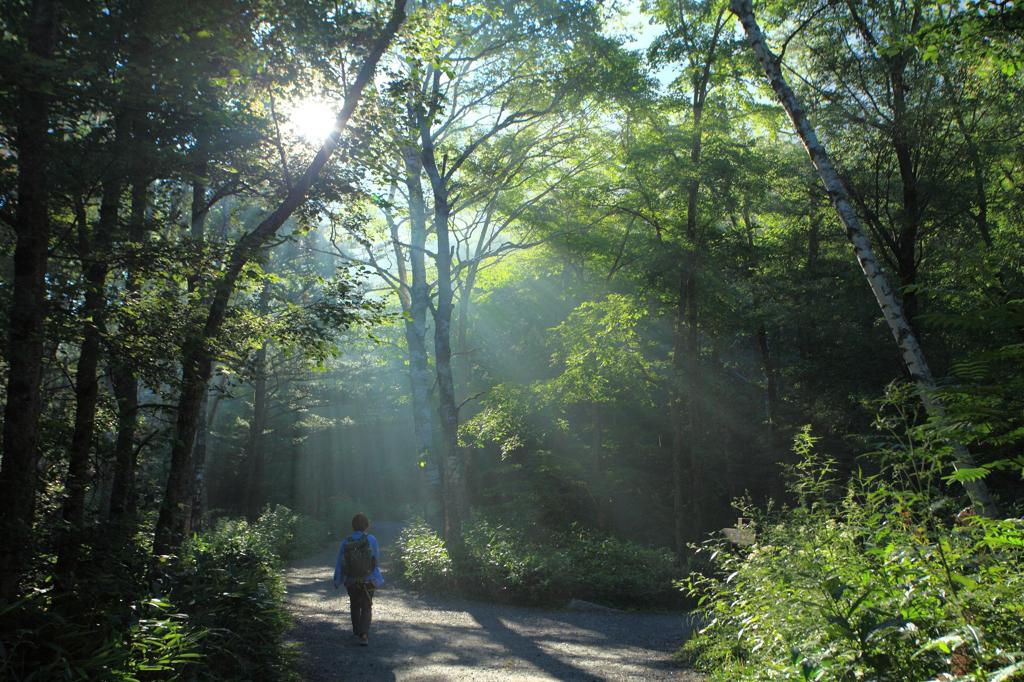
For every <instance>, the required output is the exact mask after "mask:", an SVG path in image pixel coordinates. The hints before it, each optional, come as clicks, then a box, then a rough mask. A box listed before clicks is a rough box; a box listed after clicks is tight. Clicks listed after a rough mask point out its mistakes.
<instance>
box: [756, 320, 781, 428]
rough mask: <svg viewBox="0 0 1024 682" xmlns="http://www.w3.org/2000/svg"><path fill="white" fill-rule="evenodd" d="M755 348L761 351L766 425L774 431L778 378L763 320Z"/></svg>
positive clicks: (777, 413) (777, 424) (777, 412)
mask: <svg viewBox="0 0 1024 682" xmlns="http://www.w3.org/2000/svg"><path fill="white" fill-rule="evenodd" d="M757 349H758V351H759V352H760V353H761V367H762V368H763V369H764V379H765V392H764V400H765V416H766V417H767V419H768V426H769V427H771V429H772V431H775V430H776V429H778V428H779V380H778V373H777V372H776V370H775V361H774V360H773V359H772V353H771V348H770V347H769V345H768V330H767V329H765V326H764V323H763V322H761V323H759V324H758V325H757Z"/></svg>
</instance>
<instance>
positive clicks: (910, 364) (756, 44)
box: [729, 0, 997, 516]
mask: <svg viewBox="0 0 1024 682" xmlns="http://www.w3.org/2000/svg"><path fill="white" fill-rule="evenodd" d="M729 8H730V9H731V10H732V12H733V14H735V15H736V16H737V17H738V18H739V20H740V23H742V24H743V29H744V31H745V32H746V35H747V41H748V42H749V43H750V48H751V49H752V50H753V51H754V55H755V56H756V57H757V61H758V63H759V64H760V65H761V68H762V69H764V73H765V75H766V76H767V77H768V81H769V83H770V84H771V86H772V90H774V91H775V95H776V97H778V99H779V102H780V103H781V104H782V106H783V107H784V108H785V110H786V113H787V114H788V115H789V118H790V120H791V121H792V122H793V125H794V126H795V127H796V131H797V134H798V135H799V136H800V140H801V141H802V142H803V145H804V148H805V149H806V150H807V154H808V155H809V156H810V157H811V163H812V164H814V167H815V169H816V170H817V171H818V175H819V176H820V177H821V180H822V182H823V183H824V185H825V190H826V191H827V192H828V196H829V198H830V199H831V200H832V205H833V206H835V209H836V213H838V214H839V219H840V220H842V222H843V225H844V226H845V228H846V236H847V239H849V240H850V243H851V244H852V245H853V252H854V255H855V256H856V257H857V262H858V263H860V267H861V270H863V271H864V276H865V277H866V278H867V280H868V284H869V285H870V287H871V291H872V293H873V294H874V295H875V300H876V301H878V306H879V307H880V308H881V309H882V315H883V316H884V317H885V321H886V323H888V325H889V329H890V330H891V331H892V335H893V337H894V338H895V339H896V345H897V346H898V347H899V349H900V353H901V354H902V356H903V362H904V363H905V364H906V367H907V371H908V372H909V373H910V376H911V378H913V380H914V382H915V383H916V384H917V386H918V389H919V393H920V396H921V402H922V403H923V404H924V408H925V411H926V412H927V413H928V414H929V415H930V416H933V417H942V416H943V415H944V409H943V407H942V405H941V404H940V403H939V402H938V400H937V399H936V398H935V380H934V378H933V377H932V373H931V370H930V369H929V367H928V363H927V362H926V361H925V357H924V353H923V351H922V350H921V344H920V343H919V342H918V339H917V337H916V336H915V335H914V332H913V330H912V329H911V328H910V325H909V324H908V323H907V318H906V316H905V315H904V314H903V310H902V309H901V308H900V304H899V302H898V301H897V300H896V296H895V294H894V293H893V290H892V286H891V285H890V284H889V281H888V280H887V279H886V277H885V274H884V273H883V272H882V269H881V267H880V266H879V264H878V260H877V259H876V258H875V254H874V252H873V250H872V249H871V242H870V240H869V239H868V236H867V233H866V232H865V231H864V228H863V227H862V226H861V223H860V218H859V217H858V216H857V213H856V211H854V209H853V205H852V204H851V203H850V197H849V195H848V194H847V192H846V187H845V186H844V185H843V183H842V181H841V180H840V178H839V174H838V173H836V170H835V168H834V167H833V166H832V160H831V159H830V158H829V155H828V152H826V151H825V147H824V146H822V144H821V142H819V141H818V136H817V134H816V133H815V132H814V128H813V127H811V124H810V122H809V121H808V120H807V114H806V112H804V110H803V108H802V107H801V106H800V102H799V101H798V100H797V98H796V95H795V94H794V93H793V90H792V89H791V88H790V87H789V84H788V83H786V80H785V78H784V77H783V75H782V70H781V69H780V68H779V60H778V58H777V57H776V56H775V55H774V54H773V53H772V52H771V50H769V49H768V45H767V44H766V43H765V39H764V34H763V33H762V32H761V28H760V27H759V26H758V25H757V20H756V19H755V18H754V8H753V5H752V4H751V0H731V1H730V7H729ZM954 452H955V466H956V467H957V468H961V467H963V468H973V467H974V466H975V464H974V462H973V459H972V457H971V454H970V453H969V452H968V451H967V449H966V448H965V447H964V446H963V445H960V444H958V443H957V444H954ZM964 488H965V489H966V490H967V494H968V496H969V497H970V498H971V502H972V503H973V504H974V506H975V507H977V508H979V509H980V510H981V511H983V512H984V513H985V514H986V515H988V516H994V515H995V514H996V513H997V509H996V506H995V504H994V503H993V501H992V499H991V497H990V496H989V493H988V487H987V486H986V485H985V483H984V481H980V480H978V481H967V482H965V483H964Z"/></svg>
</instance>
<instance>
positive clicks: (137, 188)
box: [110, 136, 149, 527]
mask: <svg viewBox="0 0 1024 682" xmlns="http://www.w3.org/2000/svg"><path fill="white" fill-rule="evenodd" d="M135 144H136V145H138V144H140V140H139V139H138V136H136V140H135ZM142 170H143V169H142V168H141V167H138V168H136V171H135V172H134V173H133V175H134V176H135V177H134V178H133V182H132V199H131V202H132V206H131V217H130V218H129V221H128V235H127V236H128V242H129V246H128V249H129V254H132V255H129V256H128V258H127V262H126V263H125V287H124V289H125V298H127V299H128V300H129V301H134V300H135V299H136V298H138V296H139V292H140V291H141V288H142V287H141V282H140V280H139V277H138V273H137V267H138V264H137V260H136V256H135V255H134V252H135V250H136V249H139V248H141V247H142V242H143V240H144V239H145V237H146V209H147V206H148V189H149V180H148V178H145V177H143V176H142ZM125 325H126V326H125V328H123V329H121V330H120V331H119V333H120V334H121V335H125V336H131V335H132V334H133V333H134V324H133V323H132V322H131V321H130V320H127V321H126V322H125ZM110 383H111V385H112V387H113V389H114V397H115V399H116V401H117V439H116V441H115V444H114V482H113V485H112V486H111V491H110V519H111V521H113V522H114V523H117V524H122V522H124V523H126V524H127V526H128V527H131V526H132V525H133V520H134V514H135V470H136V455H135V429H136V427H137V425H138V410H139V380H138V378H137V377H136V376H135V372H134V370H133V368H132V366H131V361H130V360H129V359H128V358H124V357H115V358H112V360H111V368H110Z"/></svg>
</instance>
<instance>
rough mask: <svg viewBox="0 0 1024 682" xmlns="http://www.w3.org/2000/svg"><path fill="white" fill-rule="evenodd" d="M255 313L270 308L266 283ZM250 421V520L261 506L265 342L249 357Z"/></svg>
mask: <svg viewBox="0 0 1024 682" xmlns="http://www.w3.org/2000/svg"><path fill="white" fill-rule="evenodd" d="M258 307H259V314H260V315H266V314H267V311H268V310H269V309H270V283H269V282H265V283H264V284H263V290H262V291H261V292H260V299H259V304H258ZM253 374H254V377H253V382H252V388H253V395H252V421H251V422H250V423H249V442H248V444H247V446H246V455H245V461H246V467H245V469H246V475H245V515H246V518H248V519H249V520H250V521H255V520H256V519H258V518H259V516H260V509H261V508H262V506H263V442H264V438H263V432H264V431H266V429H267V343H266V342H264V343H263V345H262V346H260V348H259V350H257V351H256V357H255V358H253Z"/></svg>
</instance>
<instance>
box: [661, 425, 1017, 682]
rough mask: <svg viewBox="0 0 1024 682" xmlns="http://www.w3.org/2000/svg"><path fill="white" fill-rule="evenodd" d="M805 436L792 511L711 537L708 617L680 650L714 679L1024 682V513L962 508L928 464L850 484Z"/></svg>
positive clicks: (701, 577)
mask: <svg viewBox="0 0 1024 682" xmlns="http://www.w3.org/2000/svg"><path fill="white" fill-rule="evenodd" d="M812 444H813V439H812V438H811V437H810V436H809V435H807V434H804V435H803V436H802V437H801V438H799V439H798V451H799V452H800V454H802V455H803V460H802V462H801V463H800V465H799V466H798V467H797V469H796V472H795V477H794V480H793V492H794V494H795V495H796V497H797V499H798V503H797V504H796V505H795V506H794V507H793V508H791V509H788V510H775V511H773V510H767V511H760V512H758V511H756V510H750V509H743V513H744V515H750V516H753V517H754V518H755V519H756V521H755V523H756V529H757V542H756V544H755V545H753V546H752V547H749V548H736V547H731V546H728V545H726V544H724V543H720V542H708V543H707V544H705V545H704V546H703V547H701V552H702V555H703V556H704V557H705V558H706V561H707V570H706V571H704V572H702V573H695V574H693V575H692V576H691V577H690V578H689V579H688V580H687V581H686V583H685V586H686V590H687V591H689V592H690V593H691V594H692V595H694V596H695V597H697V598H698V599H699V600H700V604H701V609H702V610H703V612H704V615H705V617H706V619H707V623H708V625H707V626H706V627H705V628H704V629H703V630H702V631H701V632H700V634H699V635H698V636H696V637H695V638H693V639H691V640H690V641H689V642H687V643H686V644H685V645H684V647H683V650H682V652H681V655H682V656H683V657H684V658H686V659H687V660H688V661H689V662H690V663H691V664H695V665H696V666H697V667H699V668H701V669H703V670H705V671H707V672H708V673H709V674H710V675H711V677H712V679H715V680H729V681H739V680H837V681H839V680H841V681H846V680H850V681H852V680H942V681H943V682H966V681H968V680H970V681H978V682H981V681H985V682H999V681H1005V680H1021V679H1024V523H1022V522H1021V520H1020V519H984V518H980V517H978V516H975V515H972V514H970V513H969V512H966V513H965V512H960V513H958V511H959V510H960V509H962V507H963V503H962V502H958V501H956V500H955V499H952V498H950V497H949V496H948V493H944V492H943V491H944V490H945V488H944V487H943V486H941V485H933V483H935V481H934V480H932V481H929V479H931V474H930V473H929V472H922V471H921V470H920V469H918V470H917V471H915V472H914V474H913V476H911V477H908V476H906V473H907V472H906V469H902V468H900V467H891V466H890V467H886V468H885V469H884V472H883V474H882V475H879V476H864V475H858V476H855V477H853V478H852V479H851V480H848V481H839V480H838V479H837V477H836V475H835V474H834V466H833V462H832V461H831V460H829V459H828V458H826V457H819V456H818V455H816V454H815V453H814V452H813V448H812V447H811V445H812Z"/></svg>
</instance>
